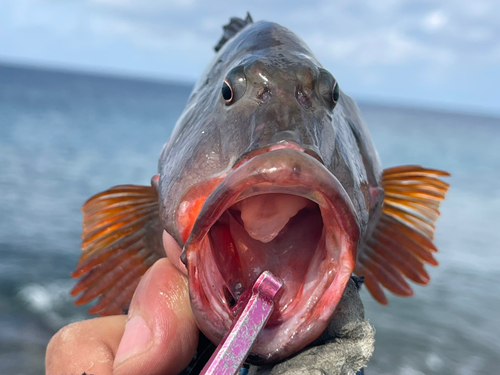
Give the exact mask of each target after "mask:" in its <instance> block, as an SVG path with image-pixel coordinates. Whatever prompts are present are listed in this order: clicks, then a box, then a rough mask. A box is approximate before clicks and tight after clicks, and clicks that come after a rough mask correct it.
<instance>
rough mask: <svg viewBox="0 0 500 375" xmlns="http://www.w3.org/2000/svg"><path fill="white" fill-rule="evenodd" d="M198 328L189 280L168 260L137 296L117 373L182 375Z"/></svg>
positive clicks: (147, 276) (118, 356)
mask: <svg viewBox="0 0 500 375" xmlns="http://www.w3.org/2000/svg"><path fill="white" fill-rule="evenodd" d="M197 342H198V327H197V326H196V323H195V321H194V317H193V314H192V312H191V307H190V305H189V291H188V285H187V279H186V277H185V276H184V275H182V274H181V273H180V272H179V271H178V270H177V269H176V268H175V267H174V266H173V265H172V263H171V262H170V261H169V260H168V259H166V258H163V259H160V260H158V261H157V262H156V263H155V264H154V265H153V266H152V267H151V269H150V270H149V271H148V272H147V273H146V274H145V275H144V276H143V277H142V280H141V282H140V283H139V286H138V287H137V290H136V292H135V294H134V297H133V299H132V302H131V303H130V309H129V314H128V319H127V323H126V325H125V332H124V334H123V337H122V339H121V341H120V345H119V346H118V349H117V351H116V355H115V360H114V365H113V374H115V375H136V374H137V375H139V374H152V375H153V374H162V375H164V374H178V373H179V372H180V371H182V370H183V369H184V368H185V367H186V366H187V365H188V364H189V361H190V360H191V359H192V358H193V356H194V353H195V350H196V345H197Z"/></svg>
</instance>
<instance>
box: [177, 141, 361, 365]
mask: <svg viewBox="0 0 500 375" xmlns="http://www.w3.org/2000/svg"><path fill="white" fill-rule="evenodd" d="M353 212H354V210H353V208H352V204H351V202H350V200H349V197H348V196H347V193H346V192H345V190H344V189H343V188H342V186H341V185H340V183H339V182H338V181H337V180H336V178H335V177H334V176H333V175H332V174H331V173H330V172H329V171H328V170H327V169H326V168H324V167H323V165H322V164H321V163H320V162H319V161H318V160H316V159H315V158H313V157H311V156H309V155H307V154H306V153H304V152H301V151H298V150H296V149H280V150H275V151H270V152H266V153H263V154H260V155H258V156H255V157H253V158H251V159H250V160H249V161H247V162H246V163H244V164H243V165H241V166H239V167H238V168H236V169H235V170H234V171H233V172H231V173H230V174H229V175H228V176H227V177H226V178H225V179H224V181H223V182H222V183H221V184H220V185H219V186H218V187H217V188H216V189H215V190H214V192H213V193H212V194H210V196H209V197H208V199H207V200H206V202H205V204H204V205H203V208H202V210H201V212H200V215H199V216H198V219H197V221H196V223H195V225H194V227H193V230H192V232H191V236H190V237H189V239H188V241H187V242H186V245H185V251H186V254H185V256H186V257H185V259H186V260H187V267H188V274H189V280H190V289H191V303H192V306H193V311H194V313H195V316H196V317H197V321H198V322H199V325H200V329H201V330H202V331H203V332H204V333H205V335H207V337H209V338H210V339H211V340H212V341H214V342H218V341H220V339H221V338H222V334H223V333H224V330H227V329H228V328H229V327H230V325H231V322H232V320H233V319H234V316H235V314H236V313H237V311H238V305H240V304H238V301H239V299H240V298H242V295H245V294H244V292H245V291H246V290H247V289H248V288H249V287H250V286H251V285H252V284H253V283H254V282H255V280H256V279H257V278H258V276H259V275H260V274H261V273H262V272H263V271H266V270H268V271H271V272H272V273H273V274H274V275H276V276H278V277H279V278H281V279H282V280H283V283H284V287H283V291H282V294H281V297H280V299H279V301H278V302H277V303H276V308H275V310H274V312H273V314H272V315H271V318H270V319H269V321H268V323H267V325H266V327H265V328H264V330H263V331H262V333H261V335H260V336H259V338H258V340H257V342H256V344H255V345H254V347H253V349H252V352H253V353H254V354H256V355H257V357H258V358H261V357H262V356H265V358H263V360H265V361H269V360H279V359H281V358H283V356H286V355H287V354H286V353H287V350H286V349H284V348H285V347H286V346H290V347H294V348H295V349H294V350H296V348H297V345H299V346H305V345H307V344H308V343H310V342H311V341H312V340H313V339H314V338H316V337H317V335H319V334H320V333H321V331H322V330H324V329H325V327H326V325H327V324H328V321H329V318H330V316H331V313H332V312H333V309H334V308H335V305H336V304H337V303H338V300H339V299H340V297H341V296H342V293H343V291H344V288H345V284H346V283H347V280H348V278H349V276H350V274H351V272H352V269H353V267H354V259H355V248H356V246H355V244H356V242H357V239H358V237H359V233H358V226H357V223H356V219H355V216H354V214H353ZM208 320H209V321H211V322H212V323H211V324H208V323H207V324H204V323H203V322H204V321H208ZM318 321H320V322H321V321H324V324H321V323H320V324H318ZM200 322H201V323H200ZM213 322H215V324H214V323H213ZM313 322H314V324H312V323H313ZM221 327H223V328H224V329H223V330H220V329H219V328H221ZM311 330H313V331H315V333H314V334H311V332H310V331H311ZM275 353H279V357H276V358H275V357H273V355H274V354H275ZM259 356H260V357H259Z"/></svg>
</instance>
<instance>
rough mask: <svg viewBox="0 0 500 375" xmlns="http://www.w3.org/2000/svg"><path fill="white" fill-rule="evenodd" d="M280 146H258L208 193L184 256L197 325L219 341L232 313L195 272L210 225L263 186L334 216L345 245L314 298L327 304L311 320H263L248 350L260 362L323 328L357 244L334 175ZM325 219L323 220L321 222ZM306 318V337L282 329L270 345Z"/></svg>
mask: <svg viewBox="0 0 500 375" xmlns="http://www.w3.org/2000/svg"><path fill="white" fill-rule="evenodd" d="M284 146H285V147H277V148H274V149H272V150H271V151H269V150H267V151H266V152H264V153H262V152H257V153H256V155H255V156H253V157H251V158H247V159H246V160H244V161H242V162H241V163H238V165H237V167H236V168H235V169H234V170H233V171H232V172H230V173H229V174H228V175H227V176H226V178H225V179H224V180H223V181H222V182H221V183H220V184H219V185H218V186H217V187H216V188H215V190H214V191H213V192H212V193H211V194H210V195H209V196H208V198H207V200H206V201H205V203H204V205H203V207H202V209H201V211H200V213H199V215H198V218H197V220H196V222H195V224H194V226H193V228H192V231H191V234H190V236H189V238H188V239H187V241H186V243H185V246H184V250H183V256H182V258H183V261H184V263H185V264H187V268H188V277H189V282H190V295H191V305H192V308H193V312H194V314H195V317H196V319H197V322H198V325H199V327H200V329H201V330H202V331H203V332H204V333H205V335H206V336H207V337H209V338H210V339H211V340H212V341H214V342H218V341H220V339H221V338H222V336H223V334H224V333H225V332H226V331H227V329H229V326H230V325H231V322H232V319H234V316H233V315H232V314H231V309H230V308H229V306H227V303H226V301H225V300H224V301H221V300H220V299H213V296H207V295H208V294H210V293H212V292H211V291H210V287H208V290H202V289H203V288H204V287H206V285H205V286H203V283H202V282H200V274H199V272H200V269H201V268H202V267H203V263H202V261H201V260H200V259H198V258H199V256H197V254H196V249H197V248H200V247H201V246H202V243H203V241H204V239H206V237H207V235H208V233H209V231H210V229H211V227H212V226H213V225H214V224H215V223H216V222H217V220H218V219H219V217H220V216H221V215H222V214H223V213H224V212H225V211H226V210H227V209H228V208H229V207H231V206H232V205H233V204H234V203H236V202H238V201H240V200H243V199H246V198H249V197H251V196H254V195H260V194H263V193H266V192H274V193H276V192H283V193H290V191H291V189H292V190H293V193H292V194H294V195H299V196H303V197H305V198H308V199H310V200H312V201H314V202H316V203H317V204H318V206H319V207H320V209H321V210H322V214H323V210H325V211H326V212H328V213H329V214H331V215H332V218H331V221H332V226H334V225H335V224H333V222H336V223H337V225H338V228H337V229H336V230H337V232H339V233H340V235H339V236H340V237H341V240H342V243H343V245H342V246H341V247H340V250H339V251H340V255H339V259H340V260H339V267H338V270H337V273H336V275H335V276H332V277H334V279H333V281H330V282H329V283H328V282H327V283H326V284H325V285H326V286H325V287H324V294H327V292H328V293H329V297H328V298H327V300H328V301H327V302H328V303H326V300H325V298H323V296H319V297H318V301H320V302H321V303H322V305H325V308H324V309H323V310H324V311H322V312H321V313H319V315H318V316H317V317H316V318H315V320H314V321H312V322H309V321H307V319H306V320H305V323H304V322H302V323H300V322H299V323H293V324H289V325H288V326H286V327H280V325H279V324H277V325H275V326H272V327H267V326H266V328H264V330H263V331H262V332H261V334H260V336H259V338H258V339H257V342H256V344H254V347H253V348H252V353H253V354H255V355H256V356H254V357H255V358H260V360H261V361H262V362H273V361H277V360H279V359H282V358H285V357H286V356H288V355H291V354H293V353H294V352H295V351H297V350H300V349H302V348H303V347H304V346H305V345H307V344H309V343H310V342H312V341H313V340H314V339H316V338H317V336H319V335H320V334H321V332H322V331H323V330H324V329H325V328H326V325H327V324H328V322H329V320H330V318H331V315H332V314H333V311H334V309H335V306H336V305H337V303H338V301H339V300H340V297H341V296H342V293H343V290H344V288H345V284H346V283H347V280H348V278H349V277H350V274H351V272H352V270H353V268H354V264H355V259H356V245H357V241H358V239H359V221H358V218H357V216H356V211H355V209H354V206H353V204H352V202H351V200H350V198H349V196H348V194H347V192H346V191H345V189H344V188H343V186H342V185H341V183H340V182H339V181H338V179H337V178H336V177H335V176H334V175H333V174H332V173H331V172H330V171H328V169H326V168H325V166H324V165H323V164H322V163H321V162H320V161H319V160H318V158H316V157H314V156H310V155H308V154H307V153H306V152H305V151H304V150H303V149H302V150H301V149H298V148H297V147H295V146H293V147H286V145H284ZM322 216H323V215H322ZM323 219H324V220H325V218H323ZM327 224H328V223H326V222H325V221H324V225H325V227H326V226H327ZM332 230H333V229H332ZM337 234H338V233H335V235H337ZM325 251H326V250H325ZM325 277H326V276H325ZM214 288H215V286H214V285H212V289H214ZM220 289H222V286H220ZM215 294H217V293H215ZM219 294H220V293H219ZM320 297H321V298H320ZM210 298H212V300H211V301H209V300H210ZM320 302H318V303H320ZM214 305H215V306H214ZM306 313H307V312H306ZM306 313H304V314H306ZM207 315H208V316H209V319H207ZM306 315H307V314H306ZM306 323H307V324H309V325H313V326H314V327H313V328H312V329H311V328H310V327H308V328H307V330H308V331H310V332H307V333H305V334H304V335H303V336H305V338H304V337H301V338H300V340H298V339H295V338H294V334H289V335H288V336H286V335H285V336H286V337H287V338H285V339H281V340H278V342H275V343H274V342H273V343H272V345H271V346H270V344H269V340H271V341H272V339H271V338H273V337H274V336H276V334H277V330H280V329H281V330H285V329H286V330H294V329H298V330H300V332H301V334H302V333H303V331H304V330H305V328H304V324H306ZM268 325H269V324H268ZM290 340H292V341H293V340H295V341H294V342H292V344H290V342H288V341H290ZM259 342H260V344H259ZM259 345H260V346H262V348H260V347H259ZM256 346H257V347H256Z"/></svg>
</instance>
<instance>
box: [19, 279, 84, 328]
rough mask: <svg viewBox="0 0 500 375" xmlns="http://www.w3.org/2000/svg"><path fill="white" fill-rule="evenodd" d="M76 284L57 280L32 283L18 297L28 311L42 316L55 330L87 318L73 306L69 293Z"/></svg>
mask: <svg viewBox="0 0 500 375" xmlns="http://www.w3.org/2000/svg"><path fill="white" fill-rule="evenodd" d="M73 285H74V282H73V281H70V280H57V281H54V282H51V283H44V284H38V283H32V284H28V285H26V286H24V287H23V288H22V289H21V290H20V291H19V293H18V297H19V298H20V299H21V300H22V301H23V302H24V303H25V304H26V307H27V309H28V310H30V311H32V312H34V313H36V314H37V315H39V316H41V317H42V319H43V320H44V321H45V322H46V323H47V324H49V325H50V326H51V327H52V328H54V329H59V328H61V327H62V326H64V325H66V324H69V323H72V322H74V321H78V320H82V319H85V318H86V316H85V315H84V314H82V313H81V311H79V309H77V308H76V307H75V306H74V305H73V298H72V297H71V296H70V294H69V292H70V290H71V288H72V287H73Z"/></svg>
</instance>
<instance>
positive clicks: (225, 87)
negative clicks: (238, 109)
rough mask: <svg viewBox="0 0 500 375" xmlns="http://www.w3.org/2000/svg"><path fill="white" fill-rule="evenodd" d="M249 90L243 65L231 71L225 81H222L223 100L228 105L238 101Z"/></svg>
mask: <svg viewBox="0 0 500 375" xmlns="http://www.w3.org/2000/svg"><path fill="white" fill-rule="evenodd" d="M246 90H247V79H246V76H245V72H244V67H243V65H239V66H237V67H236V68H233V69H231V70H230V71H229V73H228V74H227V76H226V78H225V79H224V81H222V91H221V93H222V99H224V102H225V103H226V105H230V104H233V103H235V102H236V101H238V100H239V99H240V98H241V97H242V96H243V95H244V94H245V91H246Z"/></svg>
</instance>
